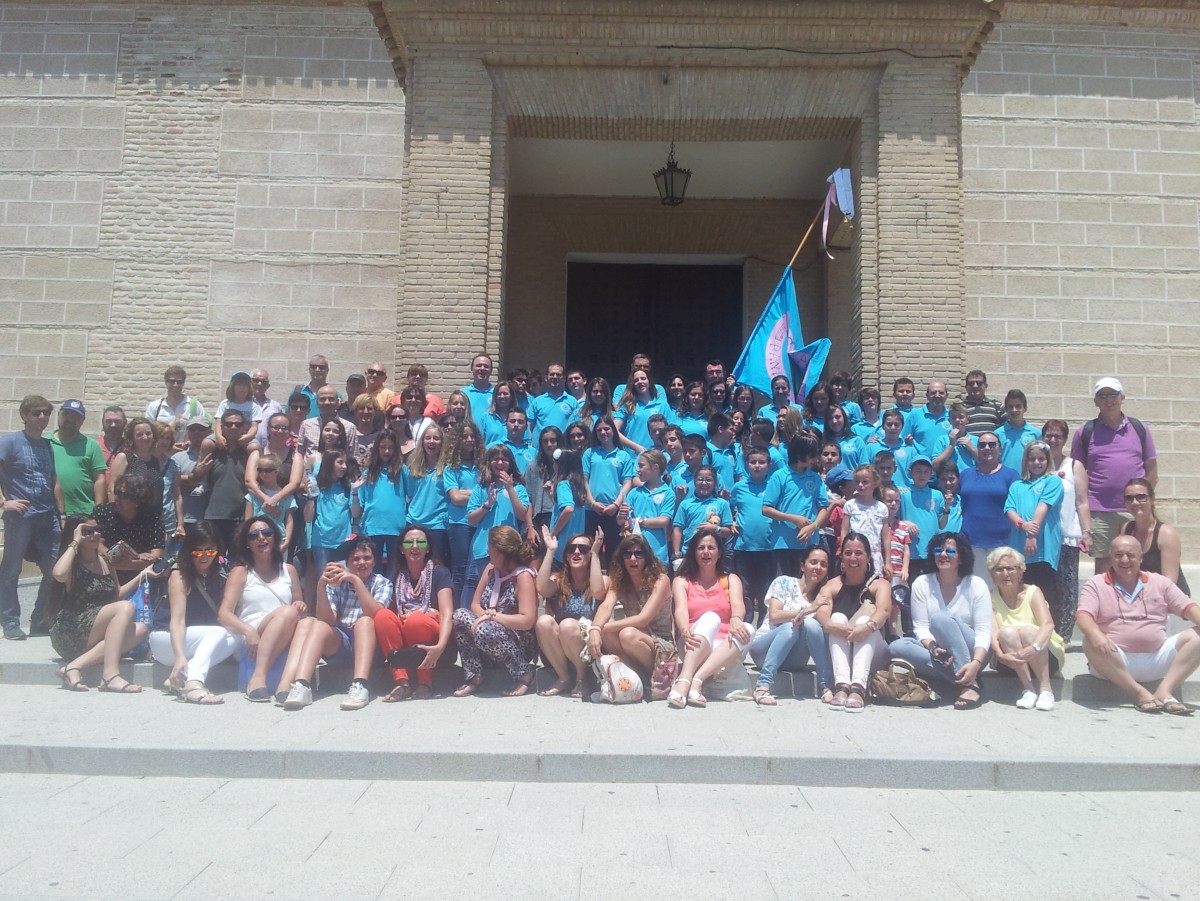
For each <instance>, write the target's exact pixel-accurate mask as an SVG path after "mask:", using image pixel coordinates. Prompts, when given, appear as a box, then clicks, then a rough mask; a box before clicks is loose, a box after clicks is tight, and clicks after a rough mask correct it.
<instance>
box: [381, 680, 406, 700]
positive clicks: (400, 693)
mask: <svg viewBox="0 0 1200 901" xmlns="http://www.w3.org/2000/svg"><path fill="white" fill-rule="evenodd" d="M411 697H412V689H410V688H409V687H408V683H407V682H397V683H396V684H395V685H393V686H392V690H391V691H389V692H388V693H387V694H385V695H384V696H383V697H382V698H380V699H379V700H381V701H383V703H385V704H395V703H396V702H397V701H407V700H408V699H409V698H411Z"/></svg>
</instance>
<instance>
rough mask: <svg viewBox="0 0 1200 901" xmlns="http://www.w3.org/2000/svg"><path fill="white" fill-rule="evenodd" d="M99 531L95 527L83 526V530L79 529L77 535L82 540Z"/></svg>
mask: <svg viewBox="0 0 1200 901" xmlns="http://www.w3.org/2000/svg"><path fill="white" fill-rule="evenodd" d="M99 531H100V529H99V528H97V527H96V526H84V527H83V528H81V529H80V530H79V534H80V535H82V536H83V537H84V538H91V537H92V536H93V535H95V534H96V533H97V532H99Z"/></svg>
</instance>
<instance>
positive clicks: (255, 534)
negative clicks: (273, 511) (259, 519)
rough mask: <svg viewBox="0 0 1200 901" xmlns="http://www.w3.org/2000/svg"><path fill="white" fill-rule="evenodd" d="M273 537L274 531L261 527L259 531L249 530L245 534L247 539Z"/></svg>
mask: <svg viewBox="0 0 1200 901" xmlns="http://www.w3.org/2000/svg"><path fill="white" fill-rule="evenodd" d="M274 535H275V530H274V529H268V528H266V527H263V528H261V529H251V530H250V531H249V532H247V533H246V537H247V538H267V537H272V536H274Z"/></svg>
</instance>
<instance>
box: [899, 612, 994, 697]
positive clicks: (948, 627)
mask: <svg viewBox="0 0 1200 901" xmlns="http://www.w3.org/2000/svg"><path fill="white" fill-rule="evenodd" d="M929 631H930V634H932V635H933V640H934V641H936V642H937V646H938V647H939V648H945V649H946V650H948V651H949V652H950V654H951V655H952V657H953V663H948V662H946V661H941V660H934V659H933V654H932V653H930V651H929V650H928V649H927V648H926V647H925V646H924V645H923V644H921V642H919V641H917V639H915V638H897V639H896V640H895V641H893V642H892V643H891V644H890V645H888V651H890V652H891V655H892V656H893V657H899V658H900V659H902V660H907V661H908V662H909V663H911V664H912V665H913V669H915V670H916V671H917V672H918V673H919V674H920V675H922V676H924V677H925V678H927V679H940V680H941V681H943V682H953V681H954V673H955V671H956V670H959V669H961V668H962V667H964V666H966V665H967V662H968V661H969V660H970V659H971V653H972V651H973V650H974V648H975V628H974V627H973V626H972V625H971V624H970V623H968V622H966V621H965V620H961V619H959V618H958V617H957V616H955V615H954V614H952V613H950V612H949V611H947V610H938V611H937V612H936V613H934V614H932V615H931V616H930V617H929ZM988 656H989V657H990V656H991V651H990V650H989V651H988ZM986 665H987V658H984V666H986Z"/></svg>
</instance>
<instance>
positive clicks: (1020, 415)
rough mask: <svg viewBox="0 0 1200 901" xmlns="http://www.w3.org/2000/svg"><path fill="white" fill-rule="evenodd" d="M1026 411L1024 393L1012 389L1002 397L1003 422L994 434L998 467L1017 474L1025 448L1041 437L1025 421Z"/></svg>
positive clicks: (1027, 406) (1017, 389) (1026, 403)
mask: <svg viewBox="0 0 1200 901" xmlns="http://www.w3.org/2000/svg"><path fill="white" fill-rule="evenodd" d="M1027 409H1029V401H1028V400H1027V399H1026V397H1025V392H1024V391H1021V390H1020V389H1019V388H1013V389H1012V391H1009V392H1008V394H1006V395H1005V396H1004V416H1005V422H1004V425H1002V426H1000V428H999V429H998V430H997V432H996V437H997V438H999V439H1000V465H1001V466H1007V467H1008V468H1009V469H1013V470H1016V471H1017V472H1020V471H1021V465H1022V461H1023V460H1024V458H1025V446H1026V445H1027V444H1029V443H1030V442H1031V441H1037V440H1038V438H1040V437H1041V436H1040V435H1039V434H1038V430H1037V429H1035V428H1034V427H1033V426H1031V425H1030V424H1029V423H1027V422H1026V421H1025V411H1026V410H1027Z"/></svg>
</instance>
